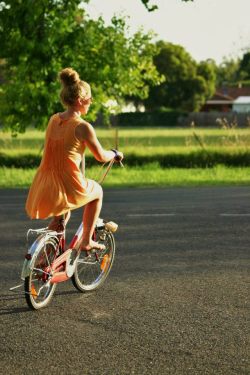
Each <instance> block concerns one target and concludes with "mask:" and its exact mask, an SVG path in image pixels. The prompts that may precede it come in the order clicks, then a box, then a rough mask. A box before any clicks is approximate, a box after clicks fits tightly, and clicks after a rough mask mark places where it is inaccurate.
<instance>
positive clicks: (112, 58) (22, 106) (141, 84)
mask: <svg viewBox="0 0 250 375" xmlns="http://www.w3.org/2000/svg"><path fill="white" fill-rule="evenodd" d="M0 4H1V7H0V40H1V52H0V61H4V62H5V64H4V69H2V71H4V79H5V83H4V84H3V85H1V92H0V106H1V123H2V124H4V126H5V127H6V128H10V129H11V130H12V132H13V133H15V132H16V133H18V132H23V131H25V128H26V127H27V126H28V125H34V126H36V127H38V128H43V127H44V126H45V125H46V123H47V121H48V117H49V116H50V115H51V114H52V113H53V112H55V111H58V110H60V109H61V105H60V103H59V99H58V92H59V82H58V79H57V74H58V72H59V71H60V70H61V69H62V68H63V67H66V66H72V67H73V68H75V69H76V70H77V71H79V73H80V76H81V77H82V79H84V80H86V81H88V82H89V83H90V84H91V86H92V91H93V96H94V99H95V103H94V105H93V107H92V111H91V112H90V117H89V119H90V120H91V119H92V120H93V119H94V118H95V117H96V114H97V113H99V112H100V111H104V113H107V109H105V106H104V105H103V104H105V103H106V102H107V100H108V99H115V100H117V101H118V102H119V103H122V101H123V99H124V97H125V96H126V95H136V96H139V97H142V98H144V97H146V96H147V94H148V90H149V85H153V84H157V83H159V82H160V76H159V74H158V72H157V70H156V68H155V66H154V64H153V56H154V54H155V53H156V47H155V45H154V44H153V43H152V42H151V39H152V35H151V34H149V33H148V34H144V33H143V32H138V33H136V34H135V35H133V36H132V37H128V36H127V35H128V33H127V27H126V24H125V22H124V20H122V19H118V18H113V20H112V24H111V25H110V26H105V24H104V21H103V19H102V18H99V19H98V20H97V21H93V20H91V19H89V17H88V16H87V14H86V13H85V12H84V9H83V8H84V5H83V6H82V1H81V0H40V1H38V2H36V3H35V4H34V0H6V1H5V2H4V3H0Z"/></svg>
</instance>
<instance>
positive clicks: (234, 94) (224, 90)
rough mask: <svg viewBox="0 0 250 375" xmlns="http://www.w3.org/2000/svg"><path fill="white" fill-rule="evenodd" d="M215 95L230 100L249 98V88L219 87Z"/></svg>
mask: <svg viewBox="0 0 250 375" xmlns="http://www.w3.org/2000/svg"><path fill="white" fill-rule="evenodd" d="M216 94H221V95H223V96H225V97H230V98H231V99H237V98H238V97H239V96H250V86H246V87H245V86H244V87H219V88H218V89H217V90H216Z"/></svg>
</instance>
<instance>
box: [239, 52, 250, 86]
mask: <svg viewBox="0 0 250 375" xmlns="http://www.w3.org/2000/svg"><path fill="white" fill-rule="evenodd" d="M238 76H239V78H240V79H241V80H248V81H249V80H250V52H249V51H248V52H245V53H244V55H243V57H242V59H241V60H240V63H239V69H238Z"/></svg>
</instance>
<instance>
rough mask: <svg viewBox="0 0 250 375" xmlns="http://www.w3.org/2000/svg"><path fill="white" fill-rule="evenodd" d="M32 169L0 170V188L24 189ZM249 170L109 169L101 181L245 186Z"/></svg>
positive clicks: (93, 172)
mask: <svg viewBox="0 0 250 375" xmlns="http://www.w3.org/2000/svg"><path fill="white" fill-rule="evenodd" d="M100 171H101V169H100V167H92V168H89V169H88V171H87V172H88V173H87V177H88V178H93V179H96V180H97V181H98V177H100ZM35 172H36V170H35V169H16V168H0V187H1V188H17V187H18V188H27V187H29V186H30V184H31V182H32V179H33V177H34V174H35ZM249 184H250V167H249V168H227V167H225V166H216V167H214V168H196V169H183V168H171V169H163V168H160V167H159V166H158V165H157V164H149V165H146V166H143V167H140V168H139V167H130V168H126V167H125V168H124V169H121V168H119V167H117V166H116V167H113V169H112V170H111V172H110V174H109V175H108V176H107V178H106V180H105V182H104V188H105V187H143V186H145V187H163V186H211V185H249Z"/></svg>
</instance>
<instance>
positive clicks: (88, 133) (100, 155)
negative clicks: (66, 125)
mask: <svg viewBox="0 0 250 375" xmlns="http://www.w3.org/2000/svg"><path fill="white" fill-rule="evenodd" d="M75 136H76V138H77V139H78V140H79V141H80V142H85V144H86V146H87V147H88V148H89V149H90V151H91V152H92V154H93V155H94V157H95V159H96V160H98V161H100V162H102V163H106V162H108V161H110V160H112V159H113V158H114V152H113V151H108V150H104V149H103V147H102V145H101V144H100V142H99V141H98V138H97V136H96V132H95V129H94V128H93V126H92V125H90V124H89V123H87V122H83V123H82V124H81V125H79V126H77V127H76V129H75Z"/></svg>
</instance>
